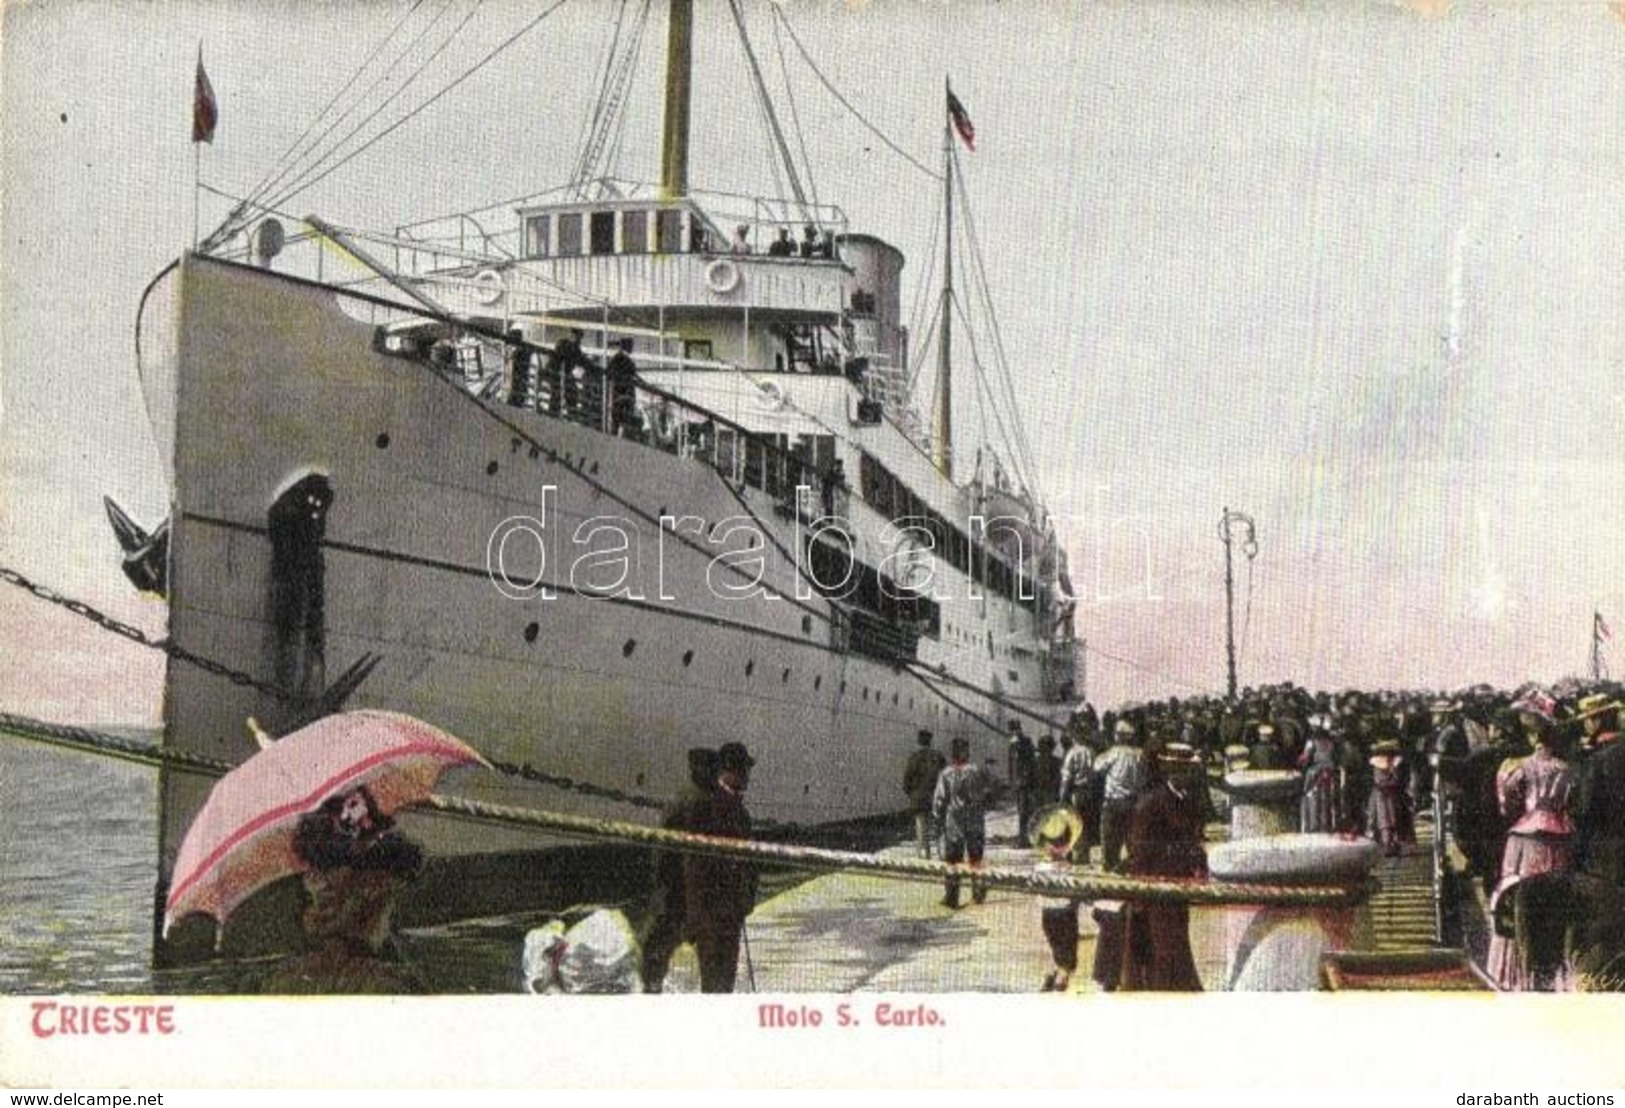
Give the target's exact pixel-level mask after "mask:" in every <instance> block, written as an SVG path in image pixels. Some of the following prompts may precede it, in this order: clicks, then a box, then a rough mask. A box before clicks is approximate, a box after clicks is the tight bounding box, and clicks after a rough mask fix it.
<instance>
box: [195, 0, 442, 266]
mask: <svg viewBox="0 0 1625 1108" xmlns="http://www.w3.org/2000/svg"><path fill="white" fill-rule="evenodd" d="M424 3H425V0H415V2H414V3H413V4H412V6H411V7H410V8H408V9H407V11H406V14H404V15H402V16H401V18H400V19H398V20H396V22H395V25H394V26H393V27H391V28H390V29H389V33H388V34H386V35H385V36H384V37H383V38H382V39H380V40H379V42H378V45H377V46H375V47H373V49H372V53H370V54H368V55H367V57H366V60H364V61H363V62H362V63H361V65H360V66H358V67H357V68H356V70H355V72H353V73H351V74H350V79H349V80H347V81H345V82H344V85H343V87H341V88H340V89H339V90H338V91H337V92H335V93H334V94H333V95H332V97H331V98H330V99H329V100H328V101H327V103H326V104H324V105H323V106H322V110H321V111H319V112H317V113H316V115H315V116H314V117H312V119H311V121H310V122H309V123H308V124H306V125H305V129H304V131H302V132H301V133H300V135H299V137H298V138H296V139H294V140H293V142H292V143H291V144H289V146H288V148H287V149H286V150H284V151H283V152H282V154H281V155H280V156H279V157H278V158H277V159H276V161H275V162H273V163H272V164H271V166H270V168H268V169H267V170H266V172H265V176H263V177H261V178H260V181H259V183H258V184H256V185H255V186H254V188H253V189H251V190H250V191H249V193H248V196H247V198H246V200H245V203H246V204H254V203H256V202H257V201H258V200H259V199H260V198H261V197H263V196H264V195H265V194H266V193H268V192H270V190H271V189H273V188H275V187H276V186H277V185H279V184H281V182H282V181H283V180H284V179H285V178H286V175H287V174H288V173H290V172H292V170H293V167H294V165H296V164H297V162H298V159H299V158H301V157H305V156H307V155H309V154H310V153H311V152H312V151H314V150H315V148H316V147H317V146H320V145H321V143H322V141H323V140H325V139H326V138H327V136H328V135H330V134H332V133H333V129H334V128H335V127H337V126H338V125H339V124H340V123H341V122H343V121H344V118H345V115H347V114H348V112H349V111H352V110H354V109H353V108H351V109H346V112H345V113H344V114H341V115H340V116H339V117H338V118H336V119H335V120H333V122H332V123H330V124H328V125H327V127H326V129H325V130H323V132H322V133H321V134H320V135H318V136H317V137H316V139H315V140H314V141H313V142H311V143H310V145H309V146H308V147H305V148H304V149H303V150H301V149H300V148H301V147H304V146H305V140H306V139H307V138H309V137H310V134H311V132H312V131H314V130H315V129H316V127H317V125H318V124H320V123H321V121H322V119H323V118H324V117H326V115H327V113H328V112H330V111H332V110H333V108H334V107H335V106H337V104H338V103H339V101H340V100H341V99H342V98H343V97H344V96H345V94H346V93H348V92H349V91H350V89H352V88H354V87H355V84H356V82H357V81H359V80H360V79H361V75H362V74H363V73H365V72H366V71H367V70H368V68H370V67H371V65H372V63H373V62H374V61H376V60H377V59H378V56H379V55H380V54H382V53H383V52H384V48H385V47H386V46H388V45H389V42H390V40H391V39H393V38H394V37H395V35H396V34H397V33H398V32H399V31H400V29H401V28H402V27H404V26H406V22H407V20H409V19H411V18H412V16H414V15H415V14H417V10H418V9H419V8H421V7H422V6H423V5H424ZM444 10H445V9H444V8H442V11H444ZM436 18H437V19H438V18H439V17H438V16H436ZM432 25H433V24H431V26H432ZM408 48H410V47H408ZM390 64H394V63H390ZM371 87H372V86H369V91H370V88H371ZM363 95H365V94H363ZM237 214H239V213H238V212H235V211H234V212H233V213H232V216H235V215H237ZM231 218H232V217H227V221H228V222H229V221H230V219H231ZM211 237H212V236H211Z"/></svg>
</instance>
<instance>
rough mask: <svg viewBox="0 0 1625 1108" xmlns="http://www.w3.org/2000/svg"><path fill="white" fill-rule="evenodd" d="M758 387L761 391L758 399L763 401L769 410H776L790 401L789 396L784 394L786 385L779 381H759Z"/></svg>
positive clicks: (763, 405)
mask: <svg viewBox="0 0 1625 1108" xmlns="http://www.w3.org/2000/svg"><path fill="white" fill-rule="evenodd" d="M756 388H757V389H758V390H759V391H760V392H761V395H760V396H759V397H757V399H758V400H760V401H761V402H762V407H764V408H767V409H768V410H769V411H775V412H776V411H778V410H779V409H781V408H783V407H784V405H785V404H786V403H788V402H789V397H787V396H785V395H784V386H783V385H781V384H779V383H778V382H777V381H758V382H756Z"/></svg>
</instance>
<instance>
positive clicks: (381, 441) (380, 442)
mask: <svg viewBox="0 0 1625 1108" xmlns="http://www.w3.org/2000/svg"><path fill="white" fill-rule="evenodd" d="M372 441H373V442H374V443H376V444H377V446H378V449H379V450H388V449H389V432H388V431H380V432H378V437H377V438H376V439H373V440H372Z"/></svg>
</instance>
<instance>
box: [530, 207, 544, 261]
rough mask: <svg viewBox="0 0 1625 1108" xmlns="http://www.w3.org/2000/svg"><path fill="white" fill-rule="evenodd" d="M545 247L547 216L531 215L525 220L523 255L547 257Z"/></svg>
mask: <svg viewBox="0 0 1625 1108" xmlns="http://www.w3.org/2000/svg"><path fill="white" fill-rule="evenodd" d="M547 248H548V235H547V217H546V216H545V215H533V216H531V217H530V218H529V219H527V220H525V256H526V257H530V258H545V257H547Z"/></svg>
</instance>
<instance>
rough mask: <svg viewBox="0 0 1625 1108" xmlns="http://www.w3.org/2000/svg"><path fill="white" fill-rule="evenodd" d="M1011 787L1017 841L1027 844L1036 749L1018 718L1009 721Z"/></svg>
mask: <svg viewBox="0 0 1625 1108" xmlns="http://www.w3.org/2000/svg"><path fill="white" fill-rule="evenodd" d="M1006 768H1007V772H1008V774H1009V781H1010V791H1011V792H1012V793H1013V794H1015V798H1016V842H1017V843H1020V844H1022V845H1026V842H1027V832H1028V830H1029V825H1030V824H1031V823H1032V818H1033V809H1034V808H1035V807H1036V805H1035V803H1034V801H1035V800H1036V797H1035V795H1034V784H1035V782H1036V778H1037V773H1038V751H1037V749H1036V748H1035V747H1034V746H1033V741H1032V739H1030V738H1028V737H1027V733H1026V732H1025V731H1023V730H1022V729H1021V721H1020V720H1011V721H1010V749H1009V752H1008V754H1007V755H1006Z"/></svg>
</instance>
